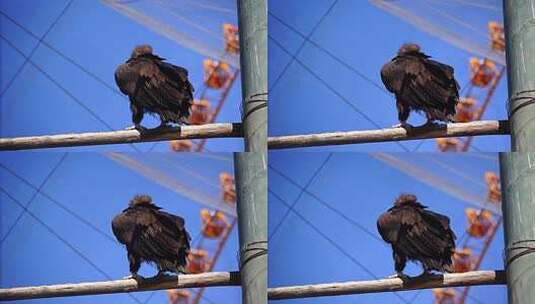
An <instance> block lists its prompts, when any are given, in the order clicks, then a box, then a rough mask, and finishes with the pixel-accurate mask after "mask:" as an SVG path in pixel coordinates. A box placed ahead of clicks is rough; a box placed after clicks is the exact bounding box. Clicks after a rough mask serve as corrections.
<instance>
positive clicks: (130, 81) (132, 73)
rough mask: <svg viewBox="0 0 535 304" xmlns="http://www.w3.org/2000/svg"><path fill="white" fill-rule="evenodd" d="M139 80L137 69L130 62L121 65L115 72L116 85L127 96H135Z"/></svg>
mask: <svg viewBox="0 0 535 304" xmlns="http://www.w3.org/2000/svg"><path fill="white" fill-rule="evenodd" d="M138 79H139V74H138V72H137V69H135V68H134V67H133V66H132V65H131V64H130V63H129V62H127V63H123V64H121V65H119V66H118V67H117V69H116V70H115V83H117V86H118V87H119V89H120V90H121V92H122V93H123V94H125V95H128V96H133V95H134V94H135V92H136V84H137V81H138Z"/></svg>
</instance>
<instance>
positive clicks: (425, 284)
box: [268, 270, 505, 300]
mask: <svg viewBox="0 0 535 304" xmlns="http://www.w3.org/2000/svg"><path fill="white" fill-rule="evenodd" d="M501 284H505V272H504V271H503V270H497V271H493V270H486V271H470V272H464V273H450V274H444V275H436V274H433V275H428V276H420V277H414V278H410V279H404V281H403V280H401V279H400V278H393V279H381V280H373V281H353V282H339V283H327V284H316V285H301V286H288V287H276V288H269V289H268V299H269V300H282V299H296V298H310V297H324V296H340V295H349V294H361V293H376V292H393V291H403V290H414V289H428V288H444V287H456V286H474V285H501Z"/></svg>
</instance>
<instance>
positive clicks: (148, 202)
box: [128, 194, 154, 207]
mask: <svg viewBox="0 0 535 304" xmlns="http://www.w3.org/2000/svg"><path fill="white" fill-rule="evenodd" d="M153 205H154V204H153V203H152V197H150V196H149V195H146V194H138V195H136V196H134V198H132V199H131V200H130V204H128V206H130V207H136V206H153Z"/></svg>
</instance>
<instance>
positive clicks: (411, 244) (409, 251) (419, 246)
mask: <svg viewBox="0 0 535 304" xmlns="http://www.w3.org/2000/svg"><path fill="white" fill-rule="evenodd" d="M399 213H400V215H399V216H400V218H401V222H402V226H403V227H402V230H403V233H400V237H399V240H398V243H397V246H398V248H399V249H400V250H402V251H403V252H405V254H406V255H408V256H420V257H422V258H433V259H439V258H441V257H442V256H444V253H445V252H447V251H451V250H450V249H451V247H452V246H453V247H454V246H455V244H454V242H453V239H451V238H450V237H449V235H450V234H449V233H450V232H451V229H450V228H449V219H448V218H447V217H445V216H443V215H440V217H438V216H437V215H438V214H437V213H434V212H431V211H428V210H425V209H423V208H415V207H413V206H407V207H403V208H400V210H399ZM446 220H447V221H446Z"/></svg>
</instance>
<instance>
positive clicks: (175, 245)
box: [111, 195, 191, 278]
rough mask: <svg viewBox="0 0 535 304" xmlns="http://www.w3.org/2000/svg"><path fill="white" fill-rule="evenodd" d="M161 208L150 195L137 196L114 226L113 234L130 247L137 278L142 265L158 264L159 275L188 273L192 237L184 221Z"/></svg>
mask: <svg viewBox="0 0 535 304" xmlns="http://www.w3.org/2000/svg"><path fill="white" fill-rule="evenodd" d="M160 209H161V208H160V207H158V206H156V205H155V204H154V203H153V202H152V198H151V197H150V196H148V195H136V196H134V198H133V199H132V200H131V201H130V204H129V206H128V208H126V209H124V210H123V212H122V213H121V214H119V215H117V216H116V217H115V218H114V219H113V221H112V223H111V226H112V229H113V234H114V235H115V237H116V238H117V240H118V241H119V242H120V243H121V244H124V245H125V246H126V250H127V252H128V261H129V262H130V273H131V274H132V277H133V278H137V277H140V276H139V275H138V274H137V272H138V270H139V267H140V266H141V262H148V263H154V264H155V265H156V267H157V268H158V274H157V276H161V275H163V274H164V273H165V272H166V271H169V272H173V273H180V272H182V273H184V272H186V271H185V267H186V265H187V256H188V253H189V249H190V244H189V241H190V239H191V238H190V236H189V234H188V232H187V231H186V228H185V227H184V225H185V222H184V219H183V218H181V217H180V216H176V215H173V214H169V213H167V212H163V211H160Z"/></svg>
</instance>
